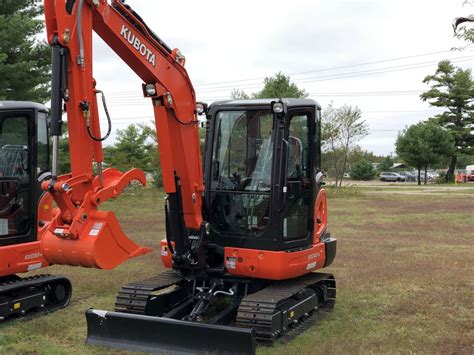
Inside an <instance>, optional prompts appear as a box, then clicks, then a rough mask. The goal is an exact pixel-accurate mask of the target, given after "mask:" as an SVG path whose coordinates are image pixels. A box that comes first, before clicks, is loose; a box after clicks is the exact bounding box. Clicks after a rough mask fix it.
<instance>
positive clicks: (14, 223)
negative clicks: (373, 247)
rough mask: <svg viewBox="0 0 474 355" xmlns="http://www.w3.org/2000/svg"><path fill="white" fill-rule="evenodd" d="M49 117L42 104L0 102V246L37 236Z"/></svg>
mask: <svg viewBox="0 0 474 355" xmlns="http://www.w3.org/2000/svg"><path fill="white" fill-rule="evenodd" d="M48 118H49V110H48V109H47V108H46V107H45V106H43V105H40V104H36V103H30V102H1V103H0V175H1V176H0V203H1V205H0V246H7V245H15V244H24V243H29V242H33V241H36V240H37V239H38V228H35V226H38V224H39V223H40V221H39V216H38V213H37V207H38V201H40V199H41V197H42V196H43V195H44V192H43V191H42V190H41V185H40V183H39V180H38V179H42V178H43V177H47V176H48V171H49V138H48ZM39 160H41V161H39ZM4 232H8V233H7V234H5V233H4Z"/></svg>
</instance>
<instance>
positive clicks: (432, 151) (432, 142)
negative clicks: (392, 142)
mask: <svg viewBox="0 0 474 355" xmlns="http://www.w3.org/2000/svg"><path fill="white" fill-rule="evenodd" d="M453 141H454V140H453V137H452V136H451V134H450V133H449V132H448V131H447V130H445V129H443V128H441V127H439V126H438V125H437V124H435V123H433V122H430V121H427V122H420V123H418V124H415V125H412V126H410V127H408V128H407V129H405V130H404V131H403V132H402V133H400V134H399V135H398V139H397V142H396V147H397V154H398V155H399V156H400V158H401V159H402V160H403V161H405V163H407V164H410V165H413V166H414V167H416V168H417V169H418V185H421V169H424V170H425V184H426V176H427V174H426V172H427V170H428V167H429V166H430V165H433V164H436V163H437V162H439V161H440V160H442V159H443V158H445V157H446V156H450V155H452V152H453V150H454V144H453Z"/></svg>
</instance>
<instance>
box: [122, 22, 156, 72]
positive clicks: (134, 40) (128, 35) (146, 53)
mask: <svg viewBox="0 0 474 355" xmlns="http://www.w3.org/2000/svg"><path fill="white" fill-rule="evenodd" d="M120 35H121V36H122V37H123V38H125V39H126V40H127V41H128V43H130V44H131V45H132V47H133V48H135V49H136V50H137V52H138V53H140V54H141V55H142V56H143V57H144V58H146V60H147V61H149V62H150V64H151V65H153V66H156V55H155V54H154V53H153V52H152V51H151V50H149V49H148V48H147V46H146V45H145V44H143V43H142V42H141V41H140V39H139V38H138V37H137V36H135V35H134V34H133V33H132V31H130V29H128V28H127V27H126V26H125V25H123V26H122V30H121V31H120Z"/></svg>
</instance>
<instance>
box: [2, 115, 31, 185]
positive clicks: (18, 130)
mask: <svg viewBox="0 0 474 355" xmlns="http://www.w3.org/2000/svg"><path fill="white" fill-rule="evenodd" d="M27 168H28V120H27V118H26V117H21V116H20V117H4V118H3V119H2V121H1V132H0V176H3V177H17V178H20V179H21V178H28V176H27V175H28V173H27Z"/></svg>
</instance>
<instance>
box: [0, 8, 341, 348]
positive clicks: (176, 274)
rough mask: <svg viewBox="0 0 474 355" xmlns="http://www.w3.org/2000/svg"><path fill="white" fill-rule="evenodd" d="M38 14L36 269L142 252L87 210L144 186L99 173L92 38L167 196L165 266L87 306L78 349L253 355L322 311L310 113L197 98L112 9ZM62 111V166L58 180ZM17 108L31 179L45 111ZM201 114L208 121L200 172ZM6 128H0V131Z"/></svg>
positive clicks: (307, 103) (141, 31) (328, 287)
mask: <svg viewBox="0 0 474 355" xmlns="http://www.w3.org/2000/svg"><path fill="white" fill-rule="evenodd" d="M44 5H45V6H44V9H45V15H46V27H47V32H48V41H49V43H50V44H51V46H52V52H53V54H52V64H53V66H52V99H51V119H50V130H49V135H50V136H51V137H52V170H51V176H49V177H47V178H45V179H43V180H42V183H41V188H42V191H44V192H47V194H46V195H44V197H43V198H42V199H41V201H40V202H39V203H38V206H39V210H40V211H41V212H40V213H43V212H44V211H46V210H48V208H50V206H51V199H54V201H55V203H56V205H57V207H56V208H55V209H53V210H52V211H50V215H49V216H48V218H46V217H35V218H37V219H32V222H31V223H36V222H38V223H39V226H38V228H39V235H38V242H35V243H38V244H37V245H39V250H40V255H41V258H42V260H44V261H42V262H44V264H42V265H47V264H63V265H80V266H85V267H96V268H102V269H109V268H113V267H114V266H116V265H118V264H120V263H121V262H123V261H125V260H127V259H128V258H130V257H134V256H138V255H141V254H144V253H146V252H148V251H149V249H147V248H143V247H140V246H138V245H136V244H135V243H133V242H132V241H130V240H129V239H128V238H127V237H126V236H125V234H124V233H123V231H122V230H121V227H120V225H119V224H118V222H117V220H116V218H115V217H114V214H113V213H112V212H107V211H100V210H98V206H99V205H100V204H101V203H102V202H104V201H106V200H108V199H110V198H113V197H116V196H118V195H119V194H120V193H121V192H122V191H123V189H124V188H125V186H126V185H128V184H129V183H130V181H132V180H138V181H140V182H142V183H143V184H144V183H145V178H144V174H143V172H141V171H139V170H137V169H133V170H131V171H128V172H125V173H121V172H119V171H117V170H116V169H106V170H103V169H102V161H103V156H102V146H101V142H102V141H103V140H104V139H105V138H106V137H107V135H108V134H106V135H105V137H102V136H101V132H100V127H99V117H98V104H97V98H96V97H97V95H99V94H100V95H102V101H103V103H104V107H105V112H106V113H107V109H106V105H105V99H104V97H103V94H102V93H101V91H99V90H98V89H97V88H96V82H95V80H94V78H93V69H92V66H93V55H92V39H93V36H92V34H93V31H95V32H96V33H97V35H98V36H100V37H101V38H102V39H103V40H104V41H105V43H106V44H107V45H109V46H110V48H112V49H113V50H114V51H115V52H116V54H117V55H118V56H119V57H120V58H121V59H122V60H123V61H124V62H125V63H126V64H127V65H128V66H129V67H130V68H131V69H132V70H133V71H134V72H135V73H136V74H137V75H138V76H139V77H140V78H141V79H142V80H143V87H142V91H143V94H144V96H145V97H147V98H149V99H150V102H151V104H152V106H153V109H154V114H155V122H156V128H157V135H158V142H159V154H160V159H161V166H162V172H163V183H164V189H165V192H166V194H167V198H166V203H165V207H164V210H165V215H166V238H165V239H164V240H163V241H162V242H161V258H162V262H163V264H164V265H165V266H166V267H167V268H169V271H166V272H164V273H161V274H157V276H156V277H153V278H151V279H147V280H144V281H138V282H133V283H131V284H128V285H124V286H123V287H122V288H121V290H120V292H119V294H118V296H117V300H116V306H115V311H110V312H109V311H102V310H96V309H89V310H88V311H87V312H86V317H87V324H88V337H87V341H88V343H91V344H99V345H108V346H113V347H121V348H125V349H130V350H143V351H177V352H180V351H184V352H189V351H190V352H205V351H210V352H213V351H217V352H241V353H249V352H250V353H252V352H254V351H255V344H256V341H262V342H267V343H271V342H273V341H274V340H275V339H277V338H278V337H280V336H282V335H284V334H285V333H287V332H289V331H290V330H293V328H294V327H295V326H297V325H298V324H300V323H302V322H303V321H305V320H306V319H307V318H309V317H311V316H312V315H314V314H316V313H318V311H319V310H324V309H330V308H332V307H333V306H334V302H335V297H336V286H335V280H334V277H333V276H332V275H331V274H326V273H315V272H314V271H316V270H318V269H321V268H324V267H327V266H329V265H330V264H331V263H332V261H333V259H334V257H335V254H336V240H335V239H333V238H331V237H330V234H329V232H328V230H327V203H326V193H325V191H324V189H323V188H322V185H323V184H324V182H323V181H322V179H323V174H322V173H321V171H320V158H321V153H320V147H321V142H320V129H321V121H320V106H319V105H318V104H317V103H316V102H315V101H313V100H309V99H279V98H276V99H273V100H243V101H222V102H215V103H213V104H212V105H211V106H209V107H208V106H207V105H205V104H201V103H196V95H195V92H194V89H193V86H192V84H191V81H190V79H189V77H188V75H187V72H186V70H185V68H184V64H185V58H184V56H183V55H182V54H181V52H180V51H179V50H177V49H171V48H170V47H168V46H167V45H166V44H165V43H164V42H163V40H161V39H160V38H159V37H158V36H157V35H156V34H154V33H153V32H152V31H151V30H150V28H149V27H148V26H147V25H146V24H145V22H144V21H143V20H142V18H141V17H140V16H139V15H138V14H137V13H136V12H135V11H133V9H132V8H131V7H130V6H128V5H126V4H125V3H124V1H120V0H110V1H108V0H45V3H44ZM7 105H8V104H7ZM63 105H64V106H63ZM63 108H65V110H66V112H67V115H68V129H69V145H70V154H71V169H72V171H71V174H69V175H66V176H57V159H58V137H59V135H60V134H61V123H62V122H61V116H62V111H63ZM30 109H31V110H30V111H28V112H29V116H28V117H26V118H23V121H22V122H23V125H24V126H25V127H27V128H25V127H23V128H22V129H23V130H26V129H27V130H28V132H29V135H28V137H30V138H29V141H28V144H27V145H26V149H25V147H24V146H25V144H23V146H22V149H19V148H18V147H15V149H17V150H18V151H20V152H21V154H23V156H27V157H29V158H28V159H29V160H28V161H29V163H28V164H29V165H27V166H25V167H27V168H28V169H26V170H27V171H29V172H30V175H31V176H30V180H31V181H32V182H31V184H30V185H29V186H33V185H34V182H33V178H35V179H36V178H37V177H36V171H40V170H42V168H41V166H40V163H41V160H40V159H39V157H40V154H39V153H40V148H41V149H49V148H48V140H47V139H46V140H45V139H42V140H41V142H42V145H40V143H39V140H38V139H39V138H38V139H36V138H33V136H34V134H33V133H35V132H36V128H37V129H38V130H39V128H40V127H39V122H42V121H41V120H40V118H41V117H40V116H41V115H42V112H44V110H43V109H42V108H38V107H37V106H34V107H32V108H31V107H30ZM200 114H205V116H206V118H207V132H206V145H205V154H204V162H205V163H204V165H202V163H201V158H200V147H199V143H200V141H199V135H198V124H199V122H200V121H199V119H198V115H200ZM17 116H18V115H17ZM107 116H108V113H107ZM1 117H3V116H1ZM15 117H16V116H15ZM19 117H23V116H21V115H20V116H19ZM108 119H109V123H110V117H108ZM3 122H8V121H3ZM5 127H8V125H5V123H3V124H1V126H0V129H1V130H2V131H1V132H0V133H1V134H2V135H3V132H4V131H5V129H6V128H5ZM35 127H36V128H35ZM12 129H13V128H12ZM43 129H45V128H43ZM5 132H7V131H5ZM109 132H110V128H109ZM5 134H7V133H5ZM38 137H39V136H38ZM12 142H14V143H8V144H11V145H18V144H20V142H19V140H18V139H14V140H12ZM8 144H7V146H8ZM6 149H10V147H9V146H8V147H7V148H6ZM11 149H12V150H13V148H11ZM47 151H48V150H47ZM47 155H48V154H46V155H45V156H47ZM203 166H204V169H203ZM23 170H25V169H23ZM203 171H204V175H203V173H202V172H203ZM0 182H1V181H0ZM2 183H3V184H4V185H3V188H4V189H13V188H14V187H15V188H17V189H18V188H19V186H20V184H19V183H18V182H17V180H16V175H14V174H13V173H12V174H10V175H8V178H6V179H5V181H4V182H2ZM12 186H13V187H12ZM35 191H36V190H35ZM39 193H40V192H37V194H38V195H39ZM46 207H48V208H46ZM31 211H32V212H34V211H35V210H34V209H33V208H32V209H31ZM48 211H49V210H48ZM33 215H34V214H31V216H32V217H31V218H33V217H34V216H33ZM31 226H33V224H31ZM0 227H1V225H0ZM18 228H20V227H19V226H17V230H18ZM25 228H26V227H25ZM34 229H35V228H34ZM20 271H25V270H20ZM15 272H16V271H15Z"/></svg>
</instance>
